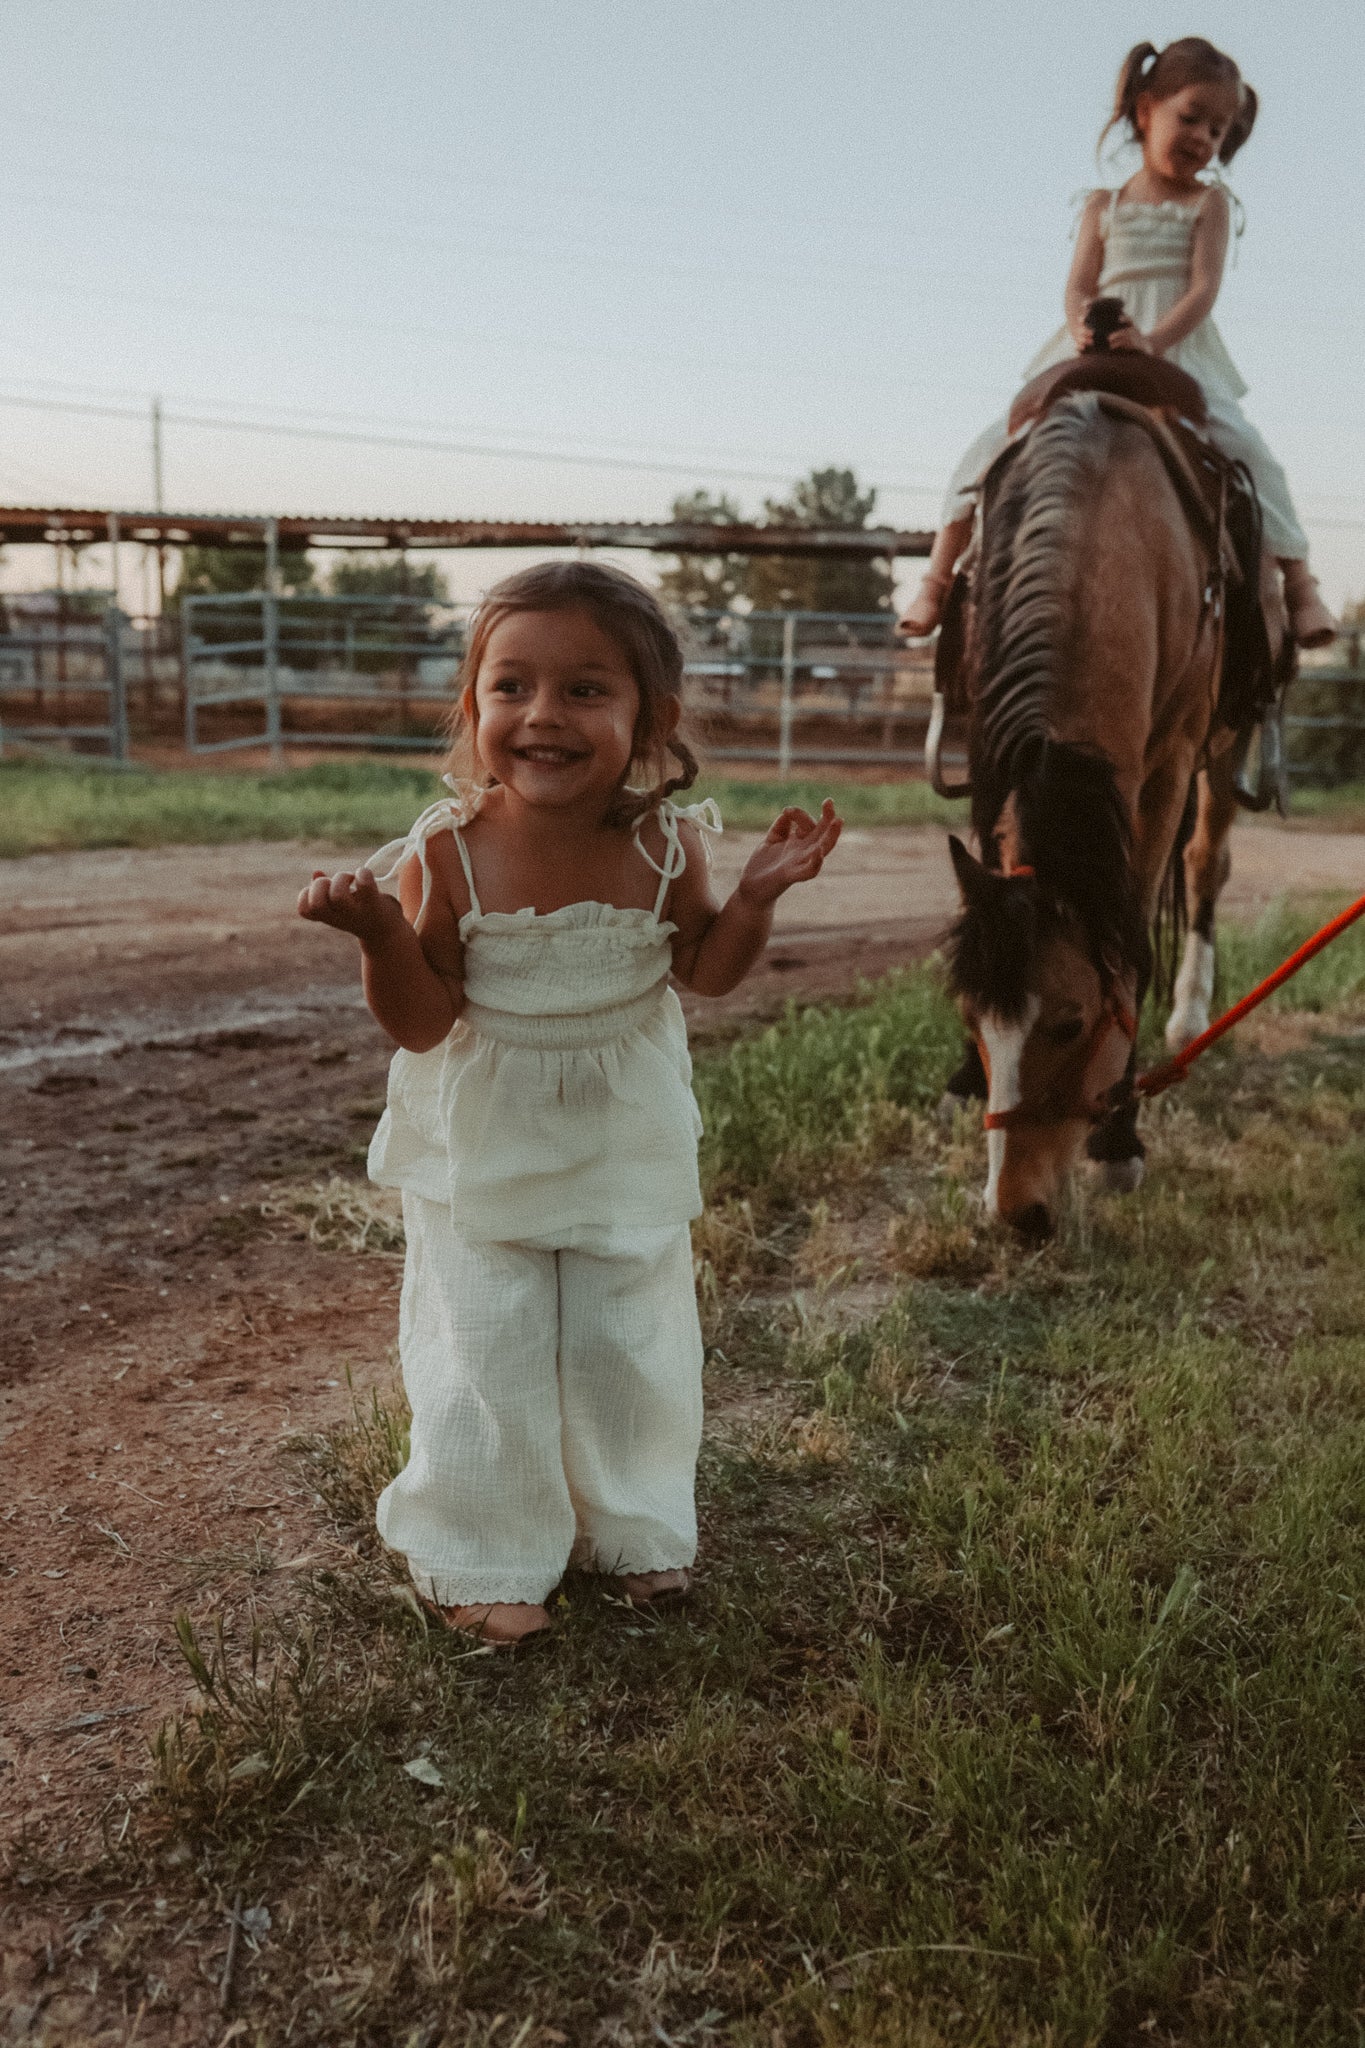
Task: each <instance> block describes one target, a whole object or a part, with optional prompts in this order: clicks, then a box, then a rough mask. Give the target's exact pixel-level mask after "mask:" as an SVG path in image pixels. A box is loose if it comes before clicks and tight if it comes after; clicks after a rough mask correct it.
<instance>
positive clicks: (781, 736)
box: [777, 612, 796, 782]
mask: <svg viewBox="0 0 1365 2048" xmlns="http://www.w3.org/2000/svg"><path fill="white" fill-rule="evenodd" d="M795 692H796V613H795V612H788V613H787V614H786V615H785V617H784V618H783V621H782V697H781V701H780V704H779V707H778V714H777V772H778V774H779V775H780V776H781V778H782V780H783V781H784V782H785V781H787V779H788V778H789V776H790V775H791V772H792V719H793V714H794V711H795V704H794V698H795Z"/></svg>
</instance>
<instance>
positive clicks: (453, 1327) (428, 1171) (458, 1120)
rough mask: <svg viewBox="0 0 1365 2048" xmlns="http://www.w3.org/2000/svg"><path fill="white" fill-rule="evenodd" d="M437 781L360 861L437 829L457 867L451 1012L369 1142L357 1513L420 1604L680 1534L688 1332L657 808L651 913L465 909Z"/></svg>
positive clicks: (674, 1555)
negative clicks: (394, 1237)
mask: <svg viewBox="0 0 1365 2048" xmlns="http://www.w3.org/2000/svg"><path fill="white" fill-rule="evenodd" d="M481 800H482V798H481V793H480V792H478V791H472V792H471V791H468V790H461V789H458V788H457V789H456V793H455V796H454V798H453V799H448V800H445V801H443V802H441V803H438V804H434V805H433V806H432V807H431V809H430V810H428V811H425V812H423V814H422V816H421V817H420V818H419V819H418V820H417V822H416V824H415V825H414V826H413V828H412V830H411V832H409V834H408V835H407V837H406V838H405V839H403V840H398V841H394V842H393V843H392V844H390V845H389V846H386V847H384V848H382V849H381V850H380V852H379V853H378V854H376V855H375V857H374V861H373V863H372V864H371V865H372V867H373V868H374V871H375V873H376V875H377V877H378V878H379V879H380V880H388V879H390V878H391V877H392V876H393V875H394V874H395V873H396V872H397V871H398V869H399V868H401V867H402V865H403V864H404V863H405V861H407V860H408V859H409V858H411V857H412V856H413V855H414V854H415V855H417V856H418V857H419V858H420V859H421V861H422V868H423V902H424V903H425V901H426V896H427V893H428V890H429V887H430V870H429V868H428V867H427V863H426V857H425V853H426V845H427V841H428V840H429V839H430V838H431V837H432V836H433V835H434V834H435V833H437V832H442V831H451V832H453V834H454V838H455V844H456V847H457V849H458V851H459V855H460V860H461V863H462V865H463V867H464V872H465V876H466V879H467V881H468V884H469V901H470V908H469V910H468V912H467V913H466V914H465V916H464V917H463V918H462V919H461V920H460V935H461V938H462V939H463V941H464V948H465V955H464V972H465V990H466V1003H465V1008H464V1010H463V1012H462V1014H461V1016H460V1018H459V1019H458V1021H457V1022H456V1024H455V1026H454V1027H453V1029H452V1030H451V1032H450V1035H449V1037H448V1038H447V1039H446V1040H445V1042H444V1043H443V1044H442V1045H440V1046H437V1047H436V1048H435V1049H434V1050H433V1051H431V1052H425V1053H411V1052H404V1051H400V1052H398V1053H396V1054H395V1055H394V1058H393V1062H392V1065H391V1067H390V1071H389V1097H388V1107H387V1108H386V1110H385V1112H384V1116H383V1118H382V1120H381V1122H380V1125H379V1128H378V1130H377V1131H376V1132H375V1135H374V1140H373V1143H372V1144H371V1147H370V1175H371V1178H372V1179H374V1180H376V1181H378V1182H380V1183H381V1184H382V1185H384V1186H388V1187H398V1188H401V1189H402V1191H403V1221H404V1227H405V1230H406V1235H407V1255H406V1263H405V1267H404V1274H403V1291H402V1298H401V1302H400V1307H399V1333H398V1348H399V1357H400V1359H401V1362H402V1368H403V1383H404V1387H405V1389H406V1391H407V1395H408V1400H409V1403H410V1405H411V1408H412V1432H411V1444H410V1450H409V1455H408V1461H407V1464H406V1465H405V1466H404V1468H403V1470H402V1471H401V1472H400V1473H399V1475H398V1477H397V1478H396V1479H395V1480H394V1481H393V1482H392V1484H391V1485H389V1486H388V1487H386V1488H385V1490H384V1492H383V1494H382V1495H381V1496H380V1500H379V1504H378V1507H377V1510H376V1522H377V1525H378V1528H379V1533H380V1535H381V1536H382V1537H383V1539H384V1541H385V1542H386V1543H387V1544H388V1545H389V1546H390V1548H391V1549H394V1550H397V1551H400V1552H402V1553H403V1554H404V1555H405V1556H406V1558H407V1561H408V1567H409V1570H410V1572H411V1574H412V1578H413V1582H414V1584H415V1585H416V1587H417V1589H418V1591H419V1592H420V1593H422V1594H423V1595H424V1596H425V1597H426V1598H428V1599H431V1600H434V1601H436V1602H437V1603H438V1604H439V1605H441V1606H463V1605H470V1604H476V1603H482V1602H491V1601H531V1602H538V1601H543V1600H544V1599H545V1597H546V1595H547V1594H548V1593H549V1592H550V1591H551V1589H552V1588H553V1587H554V1586H555V1585H556V1584H557V1583H558V1581H559V1579H560V1577H561V1576H562V1574H563V1572H564V1569H565V1566H566V1565H567V1564H568V1563H569V1562H570V1560H571V1559H576V1560H578V1561H580V1562H582V1563H583V1564H585V1565H588V1566H591V1567H593V1568H595V1569H597V1570H600V1571H607V1572H622V1571H659V1570H671V1569H673V1568H675V1567H678V1566H685V1565H690V1564H691V1562H692V1560H693V1558H694V1556H695V1554H696V1541H697V1530H696V1507H695V1476H696V1461H697V1452H698V1449H699V1446H700V1441H701V1419H702V1416H701V1367H702V1345H701V1333H700V1328H699V1325H698V1321H697V1307H696V1295H695V1288H694V1284H693V1274H692V1255H691V1242H690V1233H689V1230H688V1221H689V1219H690V1218H691V1217H693V1216H696V1215H698V1214H699V1213H700V1210H701V1194H700V1189H699V1186H698V1180H697V1139H698V1137H699V1135H700V1132H701V1118H700V1116H699V1114H698V1111H697V1105H696V1101H695V1098H694V1097H693V1094H692V1090H691V1085H690V1084H691V1063H690V1060H689V1057H688V1051H687V1036H686V1030H685V1027H684V1023H683V1016H682V1009H681V1006H680V1004H679V1002H678V999H677V997H676V995H675V994H674V993H673V990H672V989H671V988H670V986H669V983H668V975H669V968H670V961H671V954H670V945H669V942H670V940H671V938H672V935H673V933H674V931H675V930H676V927H675V926H674V925H672V924H671V923H669V922H668V921H667V920H665V919H664V917H663V915H662V913H663V908H664V904H665V900H666V898H667V894H668V888H669V884H670V883H671V882H672V881H674V880H675V879H676V878H677V876H678V875H680V874H681V873H682V871H683V868H684V867H685V865H686V852H685V849H684V848H683V846H682V844H681V841H680V839H679V835H678V820H679V818H680V817H687V818H689V819H691V820H692V821H693V822H694V823H696V824H697V825H699V826H701V827H702V828H703V829H706V830H719V829H720V820H719V816H718V814H717V813H716V812H715V809H714V806H712V805H698V806H696V807H695V808H694V809H692V810H689V811H683V812H680V811H678V810H676V809H675V808H674V806H673V805H672V804H661V805H660V806H659V808H658V810H657V812H656V813H655V815H656V816H657V818H658V820H659V823H660V826H661V828H662V831H663V836H664V845H665V852H664V859H663V862H662V864H660V863H658V862H656V861H654V860H653V859H652V858H651V856H650V855H649V854H648V853H647V852H646V850H645V848H644V846H643V845H642V844H641V842H640V838H639V831H638V828H637V831H636V837H635V844H636V845H637V847H638V848H639V851H640V854H641V857H642V858H643V859H644V860H645V861H647V862H648V863H649V865H650V866H651V867H653V868H654V869H655V871H656V872H657V874H658V876H659V886H658V892H657V895H656V898H655V903H654V908H653V910H639V909H620V908H617V907H616V906H614V905H611V904H606V903H574V904H570V905H568V906H566V907H565V908H564V909H562V910H555V911H551V912H549V913H547V914H544V915H541V914H538V913H537V912H535V911H534V910H521V911H516V912H504V911H485V910H484V909H482V907H481V906H480V903H479V897H478V890H477V886H476V883H475V878H474V873H473V868H472V865H471V862H470V858H469V850H468V848H467V846H466V845H465V841H464V833H463V827H464V826H465V825H467V824H468V823H469V822H470V820H471V819H472V818H473V817H474V816H475V815H476V813H477V810H478V806H479V803H480V802H481Z"/></svg>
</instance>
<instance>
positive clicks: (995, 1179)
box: [981, 996, 1042, 1216]
mask: <svg viewBox="0 0 1365 2048" xmlns="http://www.w3.org/2000/svg"><path fill="white" fill-rule="evenodd" d="M1041 1008H1042V1005H1041V1003H1040V1002H1039V1000H1038V997H1037V996H1030V997H1029V999H1028V1002H1027V1003H1026V1004H1025V1006H1024V1014H1023V1016H1022V1017H1020V1018H1019V1019H1018V1020H1017V1021H1016V1022H1015V1023H1013V1024H1006V1023H1005V1022H1003V1021H1002V1019H1001V1018H999V1017H993V1016H985V1017H983V1018H982V1019H981V1038H982V1042H983V1043H984V1045H985V1048H986V1066H987V1068H988V1070H989V1072H990V1077H991V1096H990V1101H989V1102H988V1103H987V1105H986V1107H987V1108H988V1109H989V1110H993V1111H995V1112H997V1113H999V1112H1000V1111H1001V1110H1006V1109H1014V1108H1015V1107H1017V1105H1018V1102H1019V1096H1020V1091H1021V1083H1020V1079H1019V1069H1020V1065H1021V1063H1022V1061H1023V1057H1024V1041H1025V1040H1026V1039H1027V1037H1028V1035H1029V1033H1030V1031H1032V1029H1033V1026H1034V1024H1035V1023H1036V1021H1037V1017H1038V1012H1039V1010H1040V1009H1041ZM1008 1136H1009V1133H1008V1131H987V1133H986V1160H987V1165H988V1167H989V1173H988V1175H987V1179H986V1214H987V1215H988V1216H998V1215H999V1214H1000V1172H1001V1168H1002V1167H1003V1166H1004V1164H1005V1140H1006V1138H1007V1137H1008Z"/></svg>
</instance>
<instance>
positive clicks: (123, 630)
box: [0, 590, 1365, 784]
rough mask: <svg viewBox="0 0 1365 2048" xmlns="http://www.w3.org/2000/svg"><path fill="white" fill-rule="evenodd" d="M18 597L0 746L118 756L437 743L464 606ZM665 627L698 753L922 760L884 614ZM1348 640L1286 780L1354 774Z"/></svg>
mask: <svg viewBox="0 0 1365 2048" xmlns="http://www.w3.org/2000/svg"><path fill="white" fill-rule="evenodd" d="M34 602H35V601H26V600H23V599H14V600H11V611H10V616H9V618H8V620H6V621H4V622H3V623H6V624H7V625H8V626H9V627H10V630H8V631H5V632H0V749H3V747H4V745H5V743H6V742H12V743H15V744H19V743H24V744H39V745H42V744H57V745H62V746H67V747H74V748H76V749H77V750H79V751H82V752H98V753H102V754H104V755H106V756H108V757H109V758H111V759H114V760H126V759H127V758H128V756H129V749H130V726H133V725H135V727H136V730H137V731H138V732H139V733H141V734H146V733H149V732H151V731H152V730H153V729H155V730H157V731H159V732H164V731H165V730H166V723H165V721H166V720H167V719H170V718H174V719H176V720H177V721H179V720H180V718H181V715H182V709H181V705H182V699H183V730H184V740H185V745H186V746H187V748H188V749H189V751H190V752H191V753H193V754H196V755H200V754H215V753H227V752H232V751H235V750H240V749H244V748H265V749H267V750H268V751H269V753H270V754H271V756H272V758H273V759H275V760H282V759H283V758H284V756H285V753H286V750H288V749H290V748H298V747H311V748H318V749H324V750H325V749H328V748H338V749H339V748H347V749H350V748H356V749H365V750H372V751H376V752H378V751H381V750H402V751H406V752H413V753H417V752H423V751H427V750H433V751H434V750H436V749H438V748H441V747H443V746H444V745H445V744H446V739H445V733H444V730H443V726H444V719H445V715H446V713H447V711H448V709H449V706H450V703H451V697H452V686H453V684H454V680H455V676H456V674H457V671H458V668H459V665H460V662H461V660H462V658H463V655H464V650H465V644H466V638H467V632H468V622H469V615H470V607H468V606H465V605H455V604H447V603H437V602H435V601H432V600H429V599H425V598H403V597H385V598H375V597H333V596H324V595H311V596H307V595H305V596H284V595H280V594H277V593H276V592H275V591H272V590H266V591H248V592H244V593H241V594H240V595H233V596H217V595H214V596H189V597H187V598H186V599H185V600H184V602H183V604H182V606H181V610H180V617H179V620H178V621H175V620H173V619H171V618H166V619H155V618H153V619H142V620H138V619H133V618H130V617H129V616H128V615H126V614H125V613H123V612H121V611H119V610H117V609H116V608H115V607H113V606H112V605H111V606H108V607H107V608H105V609H104V610H103V611H102V612H101V611H87V612H85V613H83V614H81V615H79V616H76V617H66V618H63V617H61V616H60V614H59V613H58V614H57V615H56V616H39V617H34V616H32V606H33V604H34ZM87 602H88V600H87ZM26 607H28V608H27V609H26ZM680 624H681V625H682V628H683V632H684V639H685V644H686V651H687V660H686V667H685V676H684V688H685V692H686V698H687V704H688V709H689V712H690V713H691V714H692V717H693V720H694V722H695V723H696V724H697V726H699V728H700V729H701V731H702V733H703V736H704V741H705V748H706V753H707V755H708V757H709V758H710V759H713V760H715V761H718V762H721V761H724V762H735V763H740V762H752V763H755V764H764V765H767V766H770V767H773V768H775V769H776V770H777V771H778V773H779V774H781V775H783V776H787V775H790V774H792V773H793V772H796V771H799V770H800V769H802V768H805V767H807V766H810V767H814V766H816V765H828V766H848V767H853V768H858V767H864V768H878V767H880V768H886V769H888V770H903V769H906V768H914V767H917V766H918V765H919V763H920V761H921V759H922V749H923V742H924V735H925V731H926V729H927V725H928V720H929V714H930V708H931V702H932V693H933V675H932V661H933V655H932V649H931V648H930V647H926V646H925V645H924V643H919V644H918V645H915V646H911V647H907V646H905V645H904V644H903V643H901V642H898V641H897V639H896V637H895V631H894V623H893V621H892V619H891V617H890V615H889V614H887V613H872V614H858V613H815V612H792V611H786V612H750V613H747V614H740V613H735V612H692V613H689V614H687V615H686V616H685V617H684V618H683V619H682V620H681V621H680ZM1362 638H1363V635H1362V631H1361V630H1360V629H1353V630H1352V631H1350V632H1348V633H1346V634H1344V635H1342V637H1341V638H1340V639H1339V640H1337V641H1336V642H1335V643H1334V644H1333V645H1332V646H1331V647H1328V648H1325V649H1322V650H1319V651H1315V652H1313V653H1311V654H1307V655H1305V656H1304V657H1303V661H1302V665H1301V672H1300V675H1299V677H1298V679H1297V681H1296V682H1295V684H1294V685H1293V688H1292V689H1291V691H1290V695H1289V700H1288V705H1287V707H1286V717H1285V721H1284V726H1285V740H1286V751H1287V755H1288V768H1289V773H1290V775H1291V776H1292V777H1293V778H1294V780H1295V781H1297V782H1300V783H1314V782H1316V783H1322V784H1333V783H1342V782H1353V781H1365V648H1363V647H1362Z"/></svg>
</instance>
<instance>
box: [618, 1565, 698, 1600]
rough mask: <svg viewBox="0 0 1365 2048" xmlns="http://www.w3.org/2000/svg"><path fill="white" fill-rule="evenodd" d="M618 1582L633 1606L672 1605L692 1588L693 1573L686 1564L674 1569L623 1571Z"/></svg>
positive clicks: (684, 1597)
mask: <svg viewBox="0 0 1365 2048" xmlns="http://www.w3.org/2000/svg"><path fill="white" fill-rule="evenodd" d="M616 1583H617V1584H618V1585H619V1586H620V1588H621V1591H622V1592H623V1593H624V1594H625V1596H626V1599H627V1600H628V1601H629V1602H630V1605H631V1606H632V1607H672V1606H675V1605H676V1604H677V1603H678V1602H679V1601H681V1600H685V1599H686V1598H687V1596H688V1594H689V1593H690V1592H691V1590H692V1574H691V1572H690V1571H689V1570H688V1568H687V1566H686V1565H678V1566H675V1567H674V1569H673V1570H672V1571H662V1572H621V1573H620V1574H619V1575H618V1577H617V1581H616Z"/></svg>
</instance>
